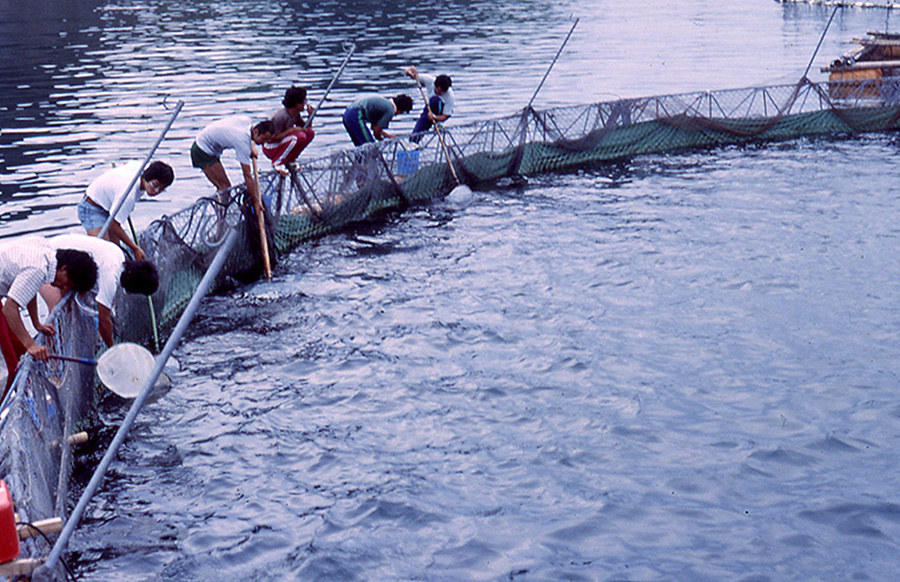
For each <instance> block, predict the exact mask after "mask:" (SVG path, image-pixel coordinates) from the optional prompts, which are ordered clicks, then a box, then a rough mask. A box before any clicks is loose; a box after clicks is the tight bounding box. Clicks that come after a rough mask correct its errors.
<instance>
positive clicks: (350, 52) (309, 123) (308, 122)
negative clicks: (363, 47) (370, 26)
mask: <svg viewBox="0 0 900 582" xmlns="http://www.w3.org/2000/svg"><path fill="white" fill-rule="evenodd" d="M355 50H356V45H355V44H351V45H350V51H349V52H348V53H347V56H346V57H344V62H343V63H341V67H340V68H339V69H338V72H337V73H335V74H334V77H332V79H331V82H330V83H329V84H328V87H327V88H326V89H325V93H324V94H323V95H322V99H321V100H320V101H319V104H318V105H316V108H315V109H313V112H312V113H310V114H309V119H307V120H306V124H305V125H304V126H303V127H309V126H310V125H312V120H313V117H315V116H316V113H318V112H319V108H320V107H322V104H323V103H325V98H326V97H328V93H330V92H331V88H332V87H334V84H335V83H336V82H337V80H338V77H340V76H341V73H343V72H344V67H346V66H347V62H348V61H349V60H350V57H351V56H353V51H355Z"/></svg>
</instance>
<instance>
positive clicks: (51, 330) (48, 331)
mask: <svg viewBox="0 0 900 582" xmlns="http://www.w3.org/2000/svg"><path fill="white" fill-rule="evenodd" d="M32 323H34V322H32ZM34 329H36V330H37V331H39V332H41V333H42V334H44V335H55V334H56V328H55V327H53V326H52V325H51V324H49V323H37V324H35V325H34Z"/></svg>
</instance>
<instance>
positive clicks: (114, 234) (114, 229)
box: [108, 220, 146, 261]
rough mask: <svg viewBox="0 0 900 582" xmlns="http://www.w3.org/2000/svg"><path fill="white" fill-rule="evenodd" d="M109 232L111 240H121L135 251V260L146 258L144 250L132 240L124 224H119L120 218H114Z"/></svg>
mask: <svg viewBox="0 0 900 582" xmlns="http://www.w3.org/2000/svg"><path fill="white" fill-rule="evenodd" d="M108 234H109V236H110V240H111V241H113V242H119V241H121V242H123V243H125V246H127V247H128V248H130V249H131V252H133V253H134V258H135V260H137V261H140V260H143V259H144V258H146V256H145V255H144V251H143V250H142V249H141V247H139V246H138V245H137V243H136V242H134V241H133V240H131V237H130V236H128V233H127V232H125V229H124V228H122V225H121V224H119V221H118V220H113V221H112V223H111V224H110V225H109V232H108Z"/></svg>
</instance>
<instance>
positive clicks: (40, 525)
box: [16, 517, 63, 540]
mask: <svg viewBox="0 0 900 582" xmlns="http://www.w3.org/2000/svg"><path fill="white" fill-rule="evenodd" d="M62 528H63V522H62V518H61V517H51V518H50V519H42V520H40V521H36V522H34V523H32V524H29V525H24V524H23V525H20V526H18V527H17V528H16V530H17V531H18V532H19V539H20V540H24V539H27V538H30V537H32V536H36V535H40V534H39V533H38V532H36V531H35V529H38V530H40V531H41V532H43V534H44V535H47V534H52V533H59V532H61V531H62Z"/></svg>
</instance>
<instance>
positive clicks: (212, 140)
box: [196, 115, 252, 166]
mask: <svg viewBox="0 0 900 582" xmlns="http://www.w3.org/2000/svg"><path fill="white" fill-rule="evenodd" d="M251 124H252V121H251V120H250V118H249V117H247V116H246V115H233V116H231V117H226V118H224V119H220V120H219V121H214V122H212V123H210V124H209V125H207V126H206V128H204V129H203V131H201V132H200V134H199V135H198V136H197V140H196V141H197V146H198V147H199V148H200V149H201V150H203V151H204V152H206V153H207V154H209V155H211V156H215V157H217V158H219V157H221V156H222V153H223V152H224V151H225V150H227V149H233V150H234V157H236V158H237V161H238V162H239V163H241V164H245V165H247V166H249V165H250V126H251Z"/></svg>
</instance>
